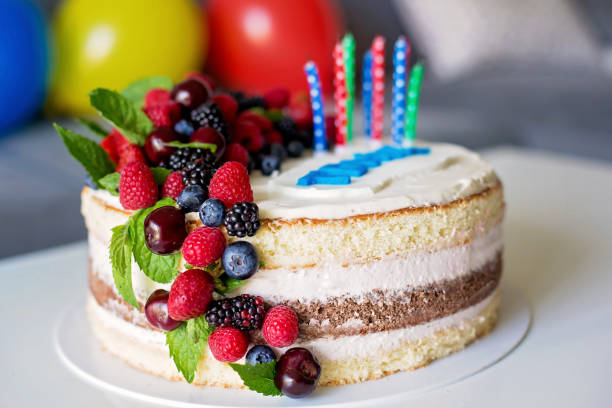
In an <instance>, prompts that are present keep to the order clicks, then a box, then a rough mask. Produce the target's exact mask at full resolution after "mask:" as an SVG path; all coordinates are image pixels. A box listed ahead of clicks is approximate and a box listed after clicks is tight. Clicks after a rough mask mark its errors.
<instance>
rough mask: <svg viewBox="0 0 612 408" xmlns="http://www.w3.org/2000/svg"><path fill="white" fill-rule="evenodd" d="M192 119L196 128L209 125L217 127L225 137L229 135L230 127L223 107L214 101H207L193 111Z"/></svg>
mask: <svg viewBox="0 0 612 408" xmlns="http://www.w3.org/2000/svg"><path fill="white" fill-rule="evenodd" d="M191 121H192V122H193V124H194V126H195V127H196V128H200V127H204V126H208V127H211V128H213V129H216V130H217V131H219V133H221V134H222V135H223V136H225V138H227V137H228V129H227V124H226V123H225V120H224V119H223V113H221V109H219V106H217V104H216V103H214V102H210V101H209V102H206V103H203V104H202V105H200V106H198V107H197V108H195V109H194V110H192V111H191Z"/></svg>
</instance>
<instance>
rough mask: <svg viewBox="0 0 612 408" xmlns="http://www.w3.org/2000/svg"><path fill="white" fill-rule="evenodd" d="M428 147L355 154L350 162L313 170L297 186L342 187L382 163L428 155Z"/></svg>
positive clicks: (400, 148) (383, 148) (392, 148)
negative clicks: (352, 178)
mask: <svg viewBox="0 0 612 408" xmlns="http://www.w3.org/2000/svg"><path fill="white" fill-rule="evenodd" d="M430 152H431V149H430V148H429V147H406V148H403V147H392V146H383V147H381V148H380V149H378V150H375V151H373V152H371V153H356V154H355V156H354V157H355V158H354V159H352V160H342V161H341V162H339V163H336V164H326V165H324V166H322V167H320V168H319V169H318V170H313V171H311V172H309V173H308V174H306V175H305V176H303V177H300V178H299V179H298V181H297V185H298V186H312V185H315V184H319V185H328V186H342V185H347V184H351V177H361V176H363V175H364V174H366V173H367V172H368V170H370V169H373V168H376V167H379V166H381V165H382V164H383V163H384V162H388V161H392V160H397V159H403V158H405V157H409V156H415V155H423V154H429V153H430Z"/></svg>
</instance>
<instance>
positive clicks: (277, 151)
mask: <svg viewBox="0 0 612 408" xmlns="http://www.w3.org/2000/svg"><path fill="white" fill-rule="evenodd" d="M266 150H267V151H268V152H269V153H270V154H271V155H272V156H276V157H278V158H279V159H281V161H283V160H285V159H286V158H287V150H286V149H285V147H284V146H283V145H282V143H271V144H270V145H269V146H268V147H267V148H266Z"/></svg>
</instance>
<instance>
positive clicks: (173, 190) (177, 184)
mask: <svg viewBox="0 0 612 408" xmlns="http://www.w3.org/2000/svg"><path fill="white" fill-rule="evenodd" d="M184 189H185V184H183V175H182V174H181V173H180V172H178V171H174V172H172V173H170V174H169V175H168V177H166V181H164V185H163V186H162V197H171V198H174V199H175V200H176V199H178V196H179V194H181V192H182V191H183V190H184Z"/></svg>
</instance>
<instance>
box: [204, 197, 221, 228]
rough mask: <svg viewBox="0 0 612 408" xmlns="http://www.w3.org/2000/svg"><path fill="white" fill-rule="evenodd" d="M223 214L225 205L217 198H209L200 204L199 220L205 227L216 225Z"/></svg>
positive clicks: (219, 222)
mask: <svg viewBox="0 0 612 408" xmlns="http://www.w3.org/2000/svg"><path fill="white" fill-rule="evenodd" d="M224 216H225V205H224V204H223V202H222V201H221V200H219V199H217V198H209V199H208V200H206V201H204V203H202V205H201V206H200V220H201V221H202V224H204V225H206V226H207V227H218V226H219V225H221V224H222V223H223V217H224Z"/></svg>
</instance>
